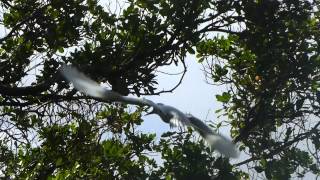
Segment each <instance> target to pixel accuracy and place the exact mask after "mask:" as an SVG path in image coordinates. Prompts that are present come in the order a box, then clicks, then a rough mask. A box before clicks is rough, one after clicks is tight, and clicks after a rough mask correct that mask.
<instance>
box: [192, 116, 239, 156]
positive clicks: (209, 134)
mask: <svg viewBox="0 0 320 180" xmlns="http://www.w3.org/2000/svg"><path fill="white" fill-rule="evenodd" d="M187 116H188V118H189V120H190V123H191V126H192V127H193V128H194V129H195V130H196V131H198V132H199V134H200V135H201V136H202V137H203V138H204V139H205V140H206V142H207V143H208V144H209V145H210V147H211V148H213V149H215V150H217V151H218V152H220V153H221V154H223V155H225V156H226V157H232V158H237V157H238V156H239V153H238V151H237V149H236V146H235V144H234V143H233V142H232V141H231V140H229V139H228V138H226V137H224V136H223V135H220V134H217V133H215V132H214V131H213V130H212V129H211V128H210V127H208V126H207V125H206V124H205V123H203V122H202V121H201V120H200V119H198V118H196V117H194V116H192V115H191V114H188V115H187Z"/></svg>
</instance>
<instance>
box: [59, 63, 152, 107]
mask: <svg viewBox="0 0 320 180" xmlns="http://www.w3.org/2000/svg"><path fill="white" fill-rule="evenodd" d="M60 72H61V74H62V75H63V77H64V78H66V79H67V80H68V81H69V82H71V83H72V84H73V86H74V88H76V89H77V90H78V91H80V92H83V93H85V94H87V95H89V96H91V97H95V98H98V99H102V100H104V101H114V102H121V103H127V104H135V105H139V106H152V107H156V104H155V103H154V102H152V101H150V100H147V99H143V98H142V99H140V98H132V97H127V96H122V95H120V94H119V93H117V92H115V91H112V90H108V89H106V88H104V87H102V86H100V85H99V84H98V83H97V82H95V81H94V80H92V79H90V78H89V77H87V76H86V75H85V74H83V73H82V72H80V71H78V70H77V69H76V68H74V67H72V66H69V65H62V67H61V69H60Z"/></svg>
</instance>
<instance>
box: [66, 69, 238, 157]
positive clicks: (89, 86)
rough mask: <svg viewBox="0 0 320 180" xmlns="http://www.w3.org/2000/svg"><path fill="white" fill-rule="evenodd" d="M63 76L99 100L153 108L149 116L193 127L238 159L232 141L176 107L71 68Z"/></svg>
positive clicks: (221, 151)
mask: <svg viewBox="0 0 320 180" xmlns="http://www.w3.org/2000/svg"><path fill="white" fill-rule="evenodd" d="M61 74H62V75H63V76H64V77H65V78H66V79H67V80H68V81H69V82H71V83H72V84H73V86H74V87H75V88H76V89H77V90H79V91H81V92H83V93H85V94H87V95H89V96H92V97H94V98H98V99H100V100H103V101H106V102H121V103H127V104H134V105H138V106H148V107H152V108H153V110H152V112H151V113H148V114H157V115H159V116H160V118H161V119H162V120H163V121H164V122H166V123H168V124H169V125H170V127H185V126H191V127H193V128H194V129H195V130H196V131H197V132H198V133H199V134H200V135H201V136H202V137H203V138H204V139H205V140H206V142H207V143H208V144H209V145H210V147H211V148H213V149H216V150H217V151H218V152H220V153H221V154H223V155H225V156H226V157H233V158H236V157H238V151H237V150H236V147H235V145H234V143H233V142H232V141H230V140H229V139H227V138H226V137H224V136H222V135H220V134H217V133H215V132H214V131H213V130H212V129H211V128H210V127H208V126H207V125H206V124H205V123H203V122H202V121H201V120H199V119H198V118H196V117H194V116H192V115H191V114H185V113H183V112H181V111H180V110H178V109H177V108H175V107H172V106H169V105H164V104H162V103H154V102H153V101H151V100H148V99H145V98H133V97H128V96H122V95H121V94H119V93H117V92H114V91H111V90H108V89H106V88H104V87H102V86H100V85H99V84H98V83H97V82H95V81H93V80H91V79H90V78H88V77H87V76H86V75H84V74H83V73H81V72H79V71H78V70H77V69H75V68H73V67H71V66H67V65H63V66H62V68H61Z"/></svg>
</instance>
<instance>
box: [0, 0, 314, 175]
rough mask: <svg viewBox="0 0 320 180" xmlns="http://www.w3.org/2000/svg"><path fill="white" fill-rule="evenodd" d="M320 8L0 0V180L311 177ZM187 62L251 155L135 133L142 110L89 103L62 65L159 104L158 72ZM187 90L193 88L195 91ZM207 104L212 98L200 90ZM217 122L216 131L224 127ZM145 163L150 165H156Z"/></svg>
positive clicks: (262, 2)
mask: <svg viewBox="0 0 320 180" xmlns="http://www.w3.org/2000/svg"><path fill="white" fill-rule="evenodd" d="M319 5H320V4H319V2H318V1H315V0H314V1H302V0H283V1H277V0H259V1H253V0H198V1H193V0H159V1H155V0H127V1H105V2H100V3H99V2H98V1H97V0H49V1H45V0H1V1H0V6H1V10H2V11H1V16H0V17H1V18H0V22H1V28H2V30H3V33H2V34H1V38H0V116H1V118H0V177H3V178H7V179H16V178H22V179H24V178H29V179H83V178H85V179H96V178H97V179H100V178H101V179H192V178H193V179H195V178H201V179H257V178H261V177H266V178H267V179H290V178H295V177H298V178H303V177H305V176H306V174H312V175H313V176H319V175H320V169H319V168H320V167H319V166H320V159H319V156H320V154H319V148H320V140H319V138H320V127H319V126H320V121H319V120H320V119H319V115H320V114H319V112H320V102H319V101H320V93H319V89H320V74H319V72H320V57H319V53H320V47H319V39H320V30H319V27H320V24H319ZM188 54H196V57H197V60H198V62H199V63H203V65H204V70H205V76H206V78H207V80H208V83H212V84H213V85H224V86H226V87H227V88H226V92H223V93H221V94H217V95H216V99H217V101H219V102H221V103H223V108H222V109H219V110H217V113H218V114H220V115H222V116H224V117H225V119H226V120H225V121H223V123H222V124H223V125H228V126H229V127H231V135H232V137H233V139H234V141H235V142H237V143H238V144H239V149H240V150H241V151H242V153H244V154H247V157H248V159H240V160H236V161H234V160H232V161H230V160H229V159H227V158H224V157H221V156H219V155H218V154H216V153H215V152H212V151H211V150H210V149H209V148H208V147H207V146H205V144H204V142H203V141H202V140H198V139H197V138H196V137H195V136H194V134H193V133H192V130H191V129H188V130H187V131H178V130H177V131H176V132H167V133H164V134H162V135H161V139H160V142H157V141H156V140H155V134H147V133H143V132H140V131H138V130H137V128H136V127H137V126H139V125H140V124H141V123H142V121H143V120H142V113H143V112H144V111H145V110H146V109H145V108H141V107H137V108H136V109H134V110H132V109H131V110H130V109H128V108H127V106H126V105H119V104H113V103H111V104H106V103H102V102H99V101H97V100H95V99H92V98H90V97H87V96H85V95H83V94H81V93H79V92H77V91H76V90H75V89H73V88H72V87H71V86H70V85H69V83H68V82H66V81H65V80H64V79H63V78H62V77H61V76H60V74H59V67H60V66H61V65H62V64H73V65H74V66H77V67H78V68H79V69H81V71H83V72H85V73H86V74H88V75H89V76H90V77H91V78H92V79H94V80H96V81H98V82H101V83H103V84H104V85H107V86H110V87H112V89H113V90H114V91H117V92H119V93H121V94H123V95H128V94H134V95H136V96H141V95H147V96H149V95H160V94H162V93H171V92H173V91H174V90H175V88H176V87H178V86H179V84H180V82H181V81H183V76H184V74H182V77H181V81H180V82H179V83H178V84H177V85H176V86H174V87H172V89H166V90H159V88H158V87H159V85H158V82H157V79H156V71H157V69H158V68H160V67H163V66H168V65H171V64H176V65H178V64H180V65H182V66H183V67H184V68H185V71H184V73H186V66H185V57H186V56H187V55H188ZM195 91H196V89H195ZM208 96H210V95H208ZM222 124H219V125H217V126H215V128H219V127H221V126H222ZM153 154H156V155H158V156H160V159H161V161H162V162H161V163H159V162H157V161H156V158H154V156H153Z"/></svg>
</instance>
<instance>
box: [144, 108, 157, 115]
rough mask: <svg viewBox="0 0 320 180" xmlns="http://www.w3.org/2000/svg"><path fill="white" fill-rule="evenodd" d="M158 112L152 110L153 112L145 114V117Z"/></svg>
mask: <svg viewBox="0 0 320 180" xmlns="http://www.w3.org/2000/svg"><path fill="white" fill-rule="evenodd" d="M155 113H156V112H155V111H154V109H152V111H151V112H148V113H147V114H145V116H148V115H151V114H155Z"/></svg>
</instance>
